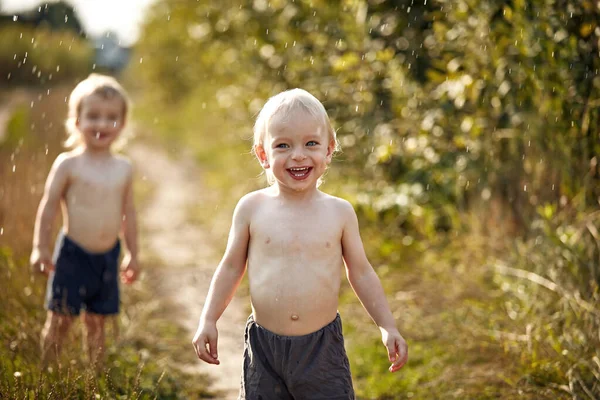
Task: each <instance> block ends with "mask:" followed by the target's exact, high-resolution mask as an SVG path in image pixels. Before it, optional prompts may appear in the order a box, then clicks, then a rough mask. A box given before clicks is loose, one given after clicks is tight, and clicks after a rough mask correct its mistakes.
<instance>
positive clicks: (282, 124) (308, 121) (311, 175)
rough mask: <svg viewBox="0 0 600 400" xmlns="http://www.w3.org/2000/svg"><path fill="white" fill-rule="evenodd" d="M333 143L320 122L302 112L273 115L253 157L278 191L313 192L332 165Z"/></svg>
mask: <svg viewBox="0 0 600 400" xmlns="http://www.w3.org/2000/svg"><path fill="white" fill-rule="evenodd" d="M334 148H335V143H334V141H333V140H332V138H330V137H329V133H328V132H327V129H326V128H325V124H324V123H323V122H322V121H318V120H316V119H315V118H314V117H313V116H311V115H309V114H308V113H306V112H304V111H294V112H292V113H291V114H288V115H278V114H275V115H274V116H273V117H272V118H271V120H270V121H269V125H268V128H267V134H266V137H265V138H264V142H263V145H262V146H260V145H259V146H256V149H255V151H256V155H257V156H258V159H259V160H260V163H261V165H262V166H263V168H265V169H270V170H271V172H272V174H273V176H274V177H275V180H276V181H277V183H278V185H279V186H280V187H286V188H290V189H292V190H295V191H302V190H305V189H310V188H316V187H317V182H318V180H319V178H320V177H321V176H323V174H324V173H325V170H326V168H327V165H328V164H329V163H330V162H331V157H332V155H333V150H334Z"/></svg>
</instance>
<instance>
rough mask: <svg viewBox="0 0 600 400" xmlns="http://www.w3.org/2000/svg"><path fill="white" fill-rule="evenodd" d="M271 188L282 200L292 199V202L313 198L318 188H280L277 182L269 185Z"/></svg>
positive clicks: (317, 192)
mask: <svg viewBox="0 0 600 400" xmlns="http://www.w3.org/2000/svg"><path fill="white" fill-rule="evenodd" d="M271 190H272V191H273V193H274V194H275V195H276V196H277V197H280V198H282V199H284V200H289V201H294V202H306V201H310V200H312V199H314V198H315V197H316V196H317V195H318V194H319V193H320V191H319V189H317V188H316V187H313V188H310V189H307V190H302V191H298V190H291V189H289V188H285V187H284V188H282V187H281V186H279V185H278V184H277V183H274V184H273V186H271Z"/></svg>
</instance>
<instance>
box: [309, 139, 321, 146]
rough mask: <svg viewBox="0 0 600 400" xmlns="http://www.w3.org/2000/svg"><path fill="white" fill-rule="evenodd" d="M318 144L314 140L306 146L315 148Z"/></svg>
mask: <svg viewBox="0 0 600 400" xmlns="http://www.w3.org/2000/svg"><path fill="white" fill-rule="evenodd" d="M318 144H319V142H315V141H314V140H311V141H309V142H307V143H306V145H307V146H317V145H318Z"/></svg>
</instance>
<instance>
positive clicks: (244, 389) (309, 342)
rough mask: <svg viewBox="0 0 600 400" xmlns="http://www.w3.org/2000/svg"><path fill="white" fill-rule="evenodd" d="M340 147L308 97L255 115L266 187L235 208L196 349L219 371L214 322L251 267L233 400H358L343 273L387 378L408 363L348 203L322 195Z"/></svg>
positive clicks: (274, 101) (273, 104) (284, 97)
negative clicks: (382, 351) (375, 339)
mask: <svg viewBox="0 0 600 400" xmlns="http://www.w3.org/2000/svg"><path fill="white" fill-rule="evenodd" d="M336 149H337V141H336V135H335V131H334V130H333V128H332V126H331V124H330V122H329V118H328V116H327V113H326V111H325V108H324V107H323V105H322V104H321V103H320V102H319V101H318V100H317V99H316V98H315V97H314V96H312V95H311V94H309V93H308V92H306V91H304V90H301V89H293V90H290V91H286V92H283V93H280V94H278V95H276V96H274V97H272V98H271V99H269V101H268V102H267V103H266V104H265V106H264V107H263V109H262V110H261V112H260V114H259V115H258V118H257V121H256V124H255V127H254V152H255V154H256V157H257V158H258V161H259V162H260V164H261V165H262V167H263V168H264V170H265V171H266V173H267V177H268V179H269V183H270V184H271V185H270V186H269V187H268V188H265V189H262V190H258V191H255V192H252V193H249V194H247V195H245V196H244V197H242V198H241V199H240V201H239V203H238V204H237V206H236V208H235V211H234V214H233V222H232V226H231V231H230V233H229V239H228V243H227V248H226V250H225V254H224V256H223V258H222V260H221V262H220V263H219V265H218V267H217V270H216V271H215V274H214V276H213V279H212V282H211V286H210V289H209V292H208V296H207V300H206V303H205V306H204V308H203V310H202V314H201V317H200V322H199V325H198V330H197V332H196V335H195V336H194V339H193V342H192V343H193V345H194V348H195V350H196V353H197V355H198V357H199V358H200V359H202V360H204V361H205V362H207V363H210V364H219V358H218V351H217V337H218V332H217V326H216V324H217V321H218V319H219V317H220V316H221V315H222V313H223V312H224V310H225V308H226V307H227V305H228V304H229V302H230V301H231V299H232V297H233V295H234V293H235V290H236V289H237V287H238V285H239V283H240V281H241V279H242V277H243V275H244V273H245V271H246V269H247V270H248V280H249V285H250V297H251V302H252V315H251V316H250V317H249V319H248V322H247V324H246V332H245V351H244V367H243V373H242V383H241V390H240V398H241V399H251V400H257V399H263V400H268V399H317V398H318V399H354V391H353V388H352V380H351V374H350V367H349V364H348V358H347V356H346V352H345V350H344V341H343V336H342V326H341V319H340V315H339V314H338V295H339V289H340V284H341V275H342V270H343V268H344V267H345V270H346V275H347V277H348V280H349V282H350V284H351V286H352V288H353V289H354V291H355V293H356V295H357V296H358V298H359V299H360V301H361V302H362V304H363V306H364V308H365V309H366V311H367V312H368V314H369V315H370V316H371V318H372V319H373V320H374V322H375V323H376V324H377V326H378V327H379V329H380V331H381V336H382V340H383V343H384V345H385V346H386V348H387V351H388V358H389V361H390V362H391V366H390V368H389V369H390V371H391V372H396V371H398V370H399V369H400V368H402V366H403V365H404V364H405V363H406V361H407V358H408V348H407V345H406V342H405V341H404V339H403V338H402V336H401V335H400V333H399V332H398V329H397V328H396V322H395V321H394V318H393V316H392V313H391V311H390V308H389V305H388V303H387V300H386V298H385V294H384V291H383V288H382V286H381V282H380V281H379V278H378V277H377V275H376V273H375V271H374V270H373V267H372V266H371V264H370V263H369V261H368V260H367V257H366V255H365V251H364V248H363V244H362V241H361V238H360V233H359V227H358V220H357V217H356V213H355V212H354V209H353V207H352V205H351V204H350V203H349V202H347V201H345V200H342V199H340V198H336V197H333V196H330V195H327V194H325V193H323V192H322V191H320V190H319V189H318V186H319V183H320V179H321V177H322V176H323V174H324V172H325V170H326V168H327V166H328V164H329V163H330V162H331V159H332V156H333V154H334V152H335V150H336Z"/></svg>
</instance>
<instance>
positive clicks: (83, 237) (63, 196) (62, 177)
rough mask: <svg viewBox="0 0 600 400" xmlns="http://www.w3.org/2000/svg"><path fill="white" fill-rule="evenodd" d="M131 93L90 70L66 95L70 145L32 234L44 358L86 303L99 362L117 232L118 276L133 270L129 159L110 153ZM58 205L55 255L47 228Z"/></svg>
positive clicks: (113, 287)
mask: <svg viewBox="0 0 600 400" xmlns="http://www.w3.org/2000/svg"><path fill="white" fill-rule="evenodd" d="M128 104H129V102H128V98H127V94H126V92H125V90H124V89H123V88H122V86H121V85H120V84H119V83H118V82H117V81H116V80H115V79H114V78H112V77H109V76H104V75H99V74H92V75H90V76H89V77H88V78H87V79H85V80H83V81H81V82H80V83H79V84H78V85H77V86H76V87H75V89H73V92H71V96H70V97H69V116H68V119H67V128H68V131H69V134H70V136H69V139H67V143H66V144H67V146H73V145H74V147H75V148H74V149H73V150H71V151H68V152H65V153H62V154H60V155H59V156H58V157H57V158H56V160H55V161H54V164H53V165H52V169H51V170H50V173H49V174H48V179H47V180H46V185H45V189H44V195H43V197H42V200H41V202H40V205H39V208H38V212H37V217H36V222H35V232H34V236H33V249H32V253H31V265H32V266H33V268H34V269H35V270H37V271H41V272H43V273H45V274H47V275H49V279H48V286H47V293H46V304H45V307H46V308H47V310H48V312H47V317H46V323H45V325H44V328H43V330H42V338H41V345H42V364H43V365H44V366H46V365H47V364H48V361H50V360H54V361H57V357H58V354H59V353H60V349H61V347H62V344H63V342H64V340H65V338H66V336H67V333H68V331H69V328H70V327H71V325H72V324H73V322H74V320H75V317H76V316H77V315H79V314H80V312H81V311H82V310H83V311H84V314H83V322H84V324H85V327H86V339H87V346H88V351H89V358H90V362H91V363H92V364H93V365H94V366H96V367H97V368H99V367H101V366H102V360H103V356H104V322H105V317H106V316H108V315H112V314H117V313H118V312H119V287H118V280H119V271H118V270H119V267H118V265H117V263H118V261H119V254H120V251H121V245H120V240H119V236H120V234H121V233H122V234H123V237H124V239H125V244H126V245H127V250H129V251H128V253H127V254H126V255H125V257H124V259H123V263H122V270H121V280H122V281H123V282H124V283H127V284H129V283H131V282H133V281H134V280H135V279H136V277H137V275H138V271H139V269H138V263H137V247H138V246H137V223H136V212H135V207H134V203H133V189H132V176H133V169H132V165H131V163H130V162H129V161H128V160H127V159H125V158H123V157H122V156H118V155H115V154H113V153H112V151H111V146H112V145H113V143H114V142H115V140H117V139H118V137H119V136H120V134H121V132H122V130H123V127H124V126H125V122H126V118H127V112H128V108H129V106H128ZM59 208H60V209H61V210H62V220H63V224H62V230H61V232H60V234H59V237H58V240H57V243H56V247H55V253H54V256H53V255H52V252H51V247H53V246H51V243H50V242H51V238H50V236H51V233H52V226H53V223H54V220H55V219H56V216H57V214H58V212H59Z"/></svg>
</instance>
